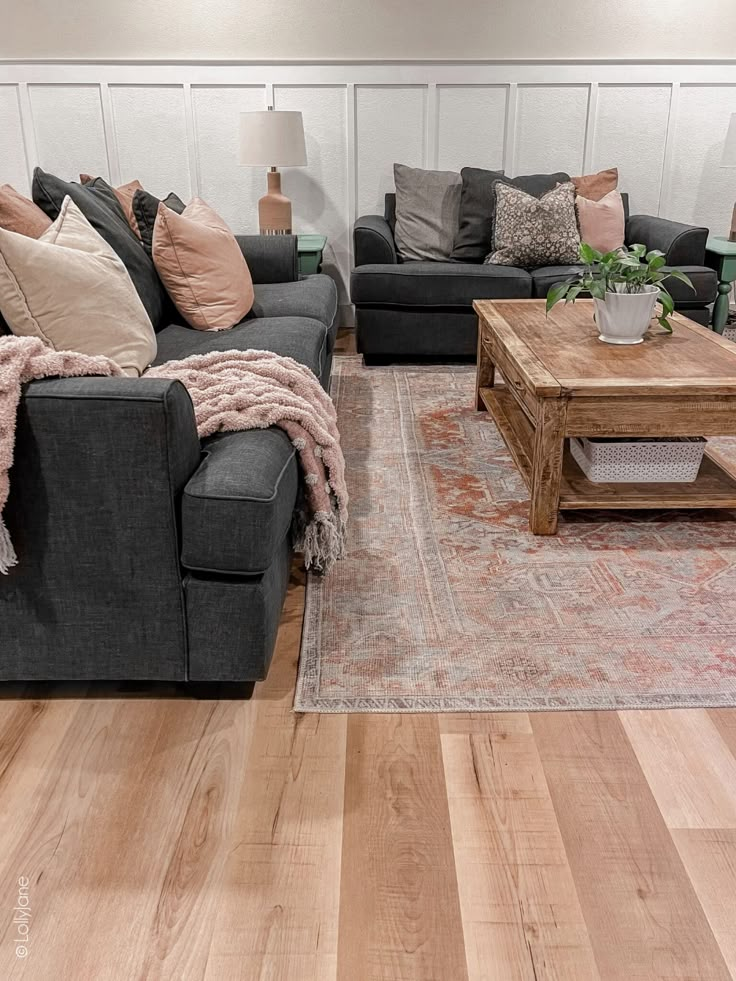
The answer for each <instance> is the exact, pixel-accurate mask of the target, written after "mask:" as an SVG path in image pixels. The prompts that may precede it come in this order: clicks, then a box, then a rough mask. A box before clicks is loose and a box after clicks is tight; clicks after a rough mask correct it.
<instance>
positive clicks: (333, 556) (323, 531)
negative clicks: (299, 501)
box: [293, 511, 345, 574]
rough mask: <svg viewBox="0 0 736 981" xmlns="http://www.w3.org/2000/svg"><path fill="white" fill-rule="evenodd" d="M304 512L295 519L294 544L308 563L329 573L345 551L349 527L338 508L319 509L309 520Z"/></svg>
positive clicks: (307, 564) (307, 566) (315, 569)
mask: <svg viewBox="0 0 736 981" xmlns="http://www.w3.org/2000/svg"><path fill="white" fill-rule="evenodd" d="M305 517H306V515H305V514H304V512H301V513H299V515H298V519H297V520H296V521H295V522H294V526H293V530H294V548H295V549H296V551H297V552H301V553H303V555H304V565H305V568H307V569H312V570H313V571H314V572H319V573H322V574H324V573H326V572H329V570H330V569H331V568H332V566H333V565H334V564H335V562H337V560H338V559H341V558H342V557H343V555H344V554H345V530H344V527H343V523H342V521H341V520H340V516H339V514H338V513H337V512H336V511H333V512H332V513H328V512H327V511H317V512H315V514H313V515H311V517H310V518H309V519H308V520H306V521H305V520H304V519H305Z"/></svg>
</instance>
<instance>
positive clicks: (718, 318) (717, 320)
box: [713, 281, 731, 334]
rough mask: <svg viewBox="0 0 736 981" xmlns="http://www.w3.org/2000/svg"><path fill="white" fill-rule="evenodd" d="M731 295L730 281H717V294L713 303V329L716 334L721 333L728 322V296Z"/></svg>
mask: <svg viewBox="0 0 736 981" xmlns="http://www.w3.org/2000/svg"><path fill="white" fill-rule="evenodd" d="M730 295H731V283H729V282H725V281H721V282H719V283H718V296H717V297H716V302H715V303H714V304H713V330H714V331H715V332H716V334H722V333H723V328H724V327H725V326H726V323H727V322H728V312H729V297H730Z"/></svg>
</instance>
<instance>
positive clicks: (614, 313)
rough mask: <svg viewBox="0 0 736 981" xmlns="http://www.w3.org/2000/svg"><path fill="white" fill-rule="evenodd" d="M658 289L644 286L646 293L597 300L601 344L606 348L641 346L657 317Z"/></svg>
mask: <svg viewBox="0 0 736 981" xmlns="http://www.w3.org/2000/svg"><path fill="white" fill-rule="evenodd" d="M658 293H659V289H658V287H656V286H645V287H644V292H643V293H606V298H605V300H594V303H595V320H596V324H597V325H598V331H599V333H598V340H600V341H605V343H606V344H641V342H642V340H643V339H644V334H646V332H647V330H648V328H649V324H650V323H651V321H652V316H653V314H654V306H655V304H656V302H657V294H658Z"/></svg>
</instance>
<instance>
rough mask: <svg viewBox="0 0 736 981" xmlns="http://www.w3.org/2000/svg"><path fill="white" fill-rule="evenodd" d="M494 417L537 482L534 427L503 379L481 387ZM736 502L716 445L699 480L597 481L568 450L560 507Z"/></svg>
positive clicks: (524, 471)
mask: <svg viewBox="0 0 736 981" xmlns="http://www.w3.org/2000/svg"><path fill="white" fill-rule="evenodd" d="M478 394H479V395H480V397H481V399H482V401H483V404H484V405H485V407H486V409H487V410H488V411H489V412H490V414H491V415H492V417H493V420H494V422H495V423H496V426H497V427H498V430H499V432H500V433H501V436H502V437H503V439H504V442H505V443H506V445H507V447H508V449H509V451H510V453H511V455H512V457H513V458H514V462H515V463H516V465H517V467H518V468H519V472H520V473H521V475H522V477H523V478H524V480H525V482H526V484H527V487H531V477H532V447H533V442H534V427H533V426H532V423H531V422H530V421H529V419H528V418H527V416H526V414H525V413H524V412H523V411H522V410H521V409H520V408H519V405H518V403H517V402H516V399H515V398H514V397H513V395H511V394H510V393H509V392H507V391H506V390H505V388H504V386H503V385H498V386H496V387H494V388H481V389H480V391H479V393H478ZM733 507H736V474H733V473H731V471H730V470H729V469H728V466H727V464H726V463H725V461H724V460H723V459H722V458H721V456H720V454H718V453H717V452H716V451H714V450H707V451H706V454H705V456H704V457H703V463H702V464H701V467H700V473H699V474H698V478H697V480H694V481H693V482H692V483H689V484H678V483H661V484H660V483H656V484H655V483H641V484H633V483H620V484H597V483H594V482H593V481H592V480H588V478H587V477H586V476H585V474H584V473H583V472H582V470H581V469H580V467H579V466H578V465H577V463H576V462H575V460H574V459H573V457H572V454H571V453H570V447H569V442H568V441H567V440H566V441H565V456H564V462H563V466H562V482H561V485H560V510H575V509H577V510H582V509H585V508H604V509H609V508H618V509H622V510H636V509H639V508H656V509H661V508H733Z"/></svg>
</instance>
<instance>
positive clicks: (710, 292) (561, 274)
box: [532, 266, 718, 310]
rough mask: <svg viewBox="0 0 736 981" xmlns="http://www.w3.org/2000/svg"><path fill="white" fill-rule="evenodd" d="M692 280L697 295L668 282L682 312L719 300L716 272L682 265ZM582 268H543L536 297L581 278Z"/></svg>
mask: <svg viewBox="0 0 736 981" xmlns="http://www.w3.org/2000/svg"><path fill="white" fill-rule="evenodd" d="M677 268H678V269H681V270H682V271H683V272H684V273H685V275H686V276H689V277H690V280H691V281H692V284H693V286H694V287H695V292H693V290H691V289H689V288H688V287H687V286H686V285H685V284H684V283H681V282H680V281H679V280H677V279H669V280H665V286H666V287H667V289H668V290H669V291H670V293H671V294H672V298H673V299H674V301H675V303H676V304H677V306H678V309H680V310H688V309H698V308H701V307H704V306H705V305H706V304H708V303H712V302H713V300H714V299H715V297H716V289H717V285H718V284H717V277H716V275H715V273H714V271H713V270H712V269H707V268H706V267H705V266H678V267H677ZM582 270H583V267H582V266H543V267H542V268H540V269H535V270H534V271H533V272H532V281H533V286H532V295H533V296H537V297H542V298H544V297H546V296H547V293H548V292H549V290H550V289H551V288H552V287H553V286H555V285H556V284H557V283H562V282H563V281H564V280H566V279H572V278H573V277H575V276H578V275H579V274H580V273H581V272H582Z"/></svg>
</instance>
